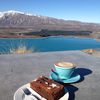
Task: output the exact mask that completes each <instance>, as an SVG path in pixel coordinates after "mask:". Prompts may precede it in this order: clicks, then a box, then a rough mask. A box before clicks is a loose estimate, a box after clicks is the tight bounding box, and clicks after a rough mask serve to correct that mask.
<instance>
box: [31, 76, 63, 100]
mask: <svg viewBox="0 0 100 100" xmlns="http://www.w3.org/2000/svg"><path fill="white" fill-rule="evenodd" d="M30 87H31V88H32V89H33V90H35V91H36V92H37V93H39V94H40V95H41V96H42V97H44V98H46V99H47V100H58V99H60V98H61V97H62V96H63V95H64V86H63V85H61V84H59V83H57V82H55V81H53V80H52V79H49V78H47V77H44V76H40V77H39V78H37V79H35V80H34V81H32V82H30Z"/></svg>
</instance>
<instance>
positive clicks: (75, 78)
mask: <svg viewBox="0 0 100 100" xmlns="http://www.w3.org/2000/svg"><path fill="white" fill-rule="evenodd" d="M50 78H51V79H53V80H55V81H57V82H62V83H74V82H77V81H79V80H80V78H81V76H80V75H79V74H74V75H72V76H71V77H70V78H69V79H60V78H59V77H58V75H57V74H55V73H53V72H52V73H51V75H50Z"/></svg>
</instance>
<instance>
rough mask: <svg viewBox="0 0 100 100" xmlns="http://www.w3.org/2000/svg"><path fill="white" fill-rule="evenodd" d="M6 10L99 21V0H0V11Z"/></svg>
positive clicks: (67, 18) (84, 20) (66, 18)
mask: <svg viewBox="0 0 100 100" xmlns="http://www.w3.org/2000/svg"><path fill="white" fill-rule="evenodd" d="M8 10H17V11H22V12H28V13H33V14H34V13H35V14H40V15H44V16H50V17H55V18H59V19H65V20H78V21H83V22H96V23H100V0H0V11H8Z"/></svg>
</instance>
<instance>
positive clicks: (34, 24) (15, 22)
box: [0, 11, 100, 31]
mask: <svg viewBox="0 0 100 100" xmlns="http://www.w3.org/2000/svg"><path fill="white" fill-rule="evenodd" d="M9 27H10V28H26V29H29V30H32V31H40V30H41V29H48V30H67V31H72V30H75V31H79V30H82V31H100V24H96V23H84V22H79V21H71V20H63V19H56V18H51V17H46V16H40V15H35V14H33V15H32V14H25V13H23V12H18V11H7V12H0V28H1V29H2V28H9Z"/></svg>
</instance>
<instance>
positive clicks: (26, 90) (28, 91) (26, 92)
mask: <svg viewBox="0 0 100 100" xmlns="http://www.w3.org/2000/svg"><path fill="white" fill-rule="evenodd" d="M23 91H24V93H25V94H26V95H32V96H34V97H35V98H36V99H37V100H41V99H40V98H39V97H38V96H36V95H34V94H32V93H31V91H30V90H29V89H27V88H24V89H23Z"/></svg>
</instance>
